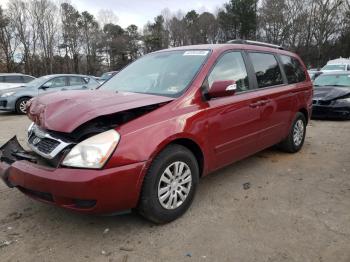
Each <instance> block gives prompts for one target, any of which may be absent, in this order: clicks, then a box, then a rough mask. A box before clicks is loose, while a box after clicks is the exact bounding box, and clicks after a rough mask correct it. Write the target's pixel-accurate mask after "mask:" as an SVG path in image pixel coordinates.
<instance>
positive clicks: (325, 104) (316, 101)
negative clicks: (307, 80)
mask: <svg viewBox="0 0 350 262" xmlns="http://www.w3.org/2000/svg"><path fill="white" fill-rule="evenodd" d="M312 104H314V105H320V106H329V105H330V104H332V101H323V100H312Z"/></svg>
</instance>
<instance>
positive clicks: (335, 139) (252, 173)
mask: <svg viewBox="0 0 350 262" xmlns="http://www.w3.org/2000/svg"><path fill="white" fill-rule="evenodd" d="M28 125H29V121H28V120H27V119H26V117H24V116H15V115H12V114H7V113H0V144H2V143H4V142H6V140H8V139H9V138H11V137H12V136H13V135H14V134H17V135H18V136H19V138H20V141H24V136H25V131H26V128H27V126H28ZM349 131H350V122H345V121H343V122H336V121H312V122H311V125H310V126H309V128H308V134H307V138H306V143H305V146H304V148H303V150H302V151H301V152H300V153H297V154H294V155H292V154H286V153H281V152H279V151H278V150H276V149H268V150H265V151H263V152H261V153H259V154H257V155H255V156H252V157H250V158H248V159H245V160H243V161H240V162H238V163H236V164H234V165H231V166H229V167H226V168H224V169H222V170H220V171H218V172H216V173H214V174H212V175H210V176H208V177H205V178H203V179H202V180H201V182H200V186H199V190H198V192H197V193H198V194H197V197H196V199H195V201H194V203H193V205H192V207H191V208H190V210H189V211H188V212H187V213H186V214H185V215H184V216H183V217H182V218H180V219H178V220H177V221H175V222H173V223H170V224H168V225H163V226H154V225H152V224H151V223H149V222H147V221H145V220H143V219H142V218H140V217H139V216H137V215H135V214H128V215H123V216H114V217H97V216H86V215H80V214H75V213H71V212H69V211H65V210H62V209H59V208H55V207H52V206H48V205H45V204H41V203H38V202H36V201H33V200H31V199H28V198H27V197H25V196H23V195H22V194H21V193H20V192H18V191H17V190H15V189H8V188H6V187H5V185H3V184H2V183H0V210H1V211H0V261H123V262H130V261H239V262H245V261H269V262H270V261H276V262H277V261H278V262H279V261H302V262H307V261H318V262H325V261H331V262H333V261H337V262H342V261H344V262H349V261H350V142H349V141H350V132H349ZM246 183H250V184H246ZM244 184H246V186H245V188H246V189H244Z"/></svg>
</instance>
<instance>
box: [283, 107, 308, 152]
mask: <svg viewBox="0 0 350 262" xmlns="http://www.w3.org/2000/svg"><path fill="white" fill-rule="evenodd" d="M305 135H306V118H305V116H304V114H302V113H300V112H298V113H297V114H296V116H295V118H294V121H293V124H292V127H291V129H290V131H289V134H288V136H287V138H286V139H285V140H283V141H282V142H281V143H280V144H279V147H280V148H281V149H282V150H284V151H286V152H289V153H296V152H298V151H299V150H300V149H301V148H302V147H303V144H304V140H305Z"/></svg>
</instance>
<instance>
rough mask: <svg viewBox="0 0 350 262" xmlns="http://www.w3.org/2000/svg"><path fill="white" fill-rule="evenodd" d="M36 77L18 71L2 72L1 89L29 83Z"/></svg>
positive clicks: (0, 75) (0, 77) (0, 78)
mask: <svg viewBox="0 0 350 262" xmlns="http://www.w3.org/2000/svg"><path fill="white" fill-rule="evenodd" d="M34 79H35V77H33V76H29V75H23V74H17V73H0V91H1V90H4V89H10V88H14V87H19V86H23V85H26V84H28V83H29V82H31V81H33V80H34Z"/></svg>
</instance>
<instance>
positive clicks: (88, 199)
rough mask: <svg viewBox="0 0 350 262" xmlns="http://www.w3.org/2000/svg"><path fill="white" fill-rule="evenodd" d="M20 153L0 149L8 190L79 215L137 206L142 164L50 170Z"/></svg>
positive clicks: (13, 148)
mask: <svg viewBox="0 0 350 262" xmlns="http://www.w3.org/2000/svg"><path fill="white" fill-rule="evenodd" d="M21 150H22V148H21V147H20V148H18V147H17V146H16V145H15V144H11V143H10V145H9V144H5V146H3V147H2V148H0V177H1V178H2V180H3V181H4V182H5V183H6V185H8V186H9V187H16V188H18V189H19V190H20V191H21V192H23V193H24V194H26V195H28V196H30V197H32V198H34V199H36V200H39V201H42V202H45V203H50V204H53V205H57V206H60V207H63V208H66V209H70V210H75V211H79V212H83V213H93V214H108V213H114V212H117V211H122V210H127V209H131V208H134V207H136V206H137V203H138V199H139V193H140V188H141V178H142V174H143V173H144V171H145V166H146V162H140V163H135V164H131V165H127V166H121V167H116V168H111V169H105V170H87V169H72V168H51V167H48V166H43V165H41V164H38V163H34V162H35V160H34V159H32V158H30V155H29V158H28V159H26V156H25V154H28V152H27V153H26V152H21ZM9 152H12V153H11V155H9ZM18 152H19V153H18ZM4 154H5V155H4ZM20 156H22V158H21V157H20ZM23 159H26V160H23Z"/></svg>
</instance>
